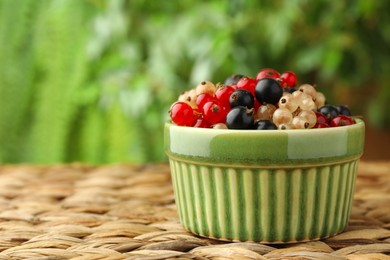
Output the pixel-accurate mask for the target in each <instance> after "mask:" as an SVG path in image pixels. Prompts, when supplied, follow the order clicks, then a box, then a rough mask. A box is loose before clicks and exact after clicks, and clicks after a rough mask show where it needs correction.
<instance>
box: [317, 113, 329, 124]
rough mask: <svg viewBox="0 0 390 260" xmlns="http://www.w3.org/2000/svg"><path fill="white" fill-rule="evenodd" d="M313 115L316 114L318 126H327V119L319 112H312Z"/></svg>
mask: <svg viewBox="0 0 390 260" xmlns="http://www.w3.org/2000/svg"><path fill="white" fill-rule="evenodd" d="M314 113H315V114H316V117H317V123H318V124H328V119H327V118H326V116H325V115H324V114H322V113H320V112H314Z"/></svg>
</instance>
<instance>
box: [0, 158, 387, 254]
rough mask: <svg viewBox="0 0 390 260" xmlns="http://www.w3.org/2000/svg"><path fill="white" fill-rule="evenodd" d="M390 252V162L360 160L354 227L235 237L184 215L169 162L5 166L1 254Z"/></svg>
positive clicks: (1, 170) (0, 192)
mask: <svg viewBox="0 0 390 260" xmlns="http://www.w3.org/2000/svg"><path fill="white" fill-rule="evenodd" d="M170 258H175V259H336V260H337V259H390V162H389V163H385V162H382V163H368V162H361V163H360V165H359V174H358V180H357V184H356V194H355V200H354V206H353V210H352V216H351V220H350V225H349V227H348V229H347V230H346V231H345V232H343V233H341V234H339V235H337V236H335V237H332V238H329V239H326V240H323V241H317V242H310V243H300V244H292V245H262V244H256V243H226V242H219V241H215V240H209V239H205V238H201V237H197V236H194V235H192V234H190V233H188V232H186V231H185V230H183V229H182V227H181V226H180V224H179V222H178V217H177V212H176V207H175V204H174V197H173V192H172V186H171V181H170V175H169V168H168V165H144V166H129V165H109V166H99V167H96V166H95V167H92V166H85V165H60V166H50V167H48V166H46V167H42V166H29V165H19V166H0V260H1V259H53V260H57V259H58V260H60V259H170Z"/></svg>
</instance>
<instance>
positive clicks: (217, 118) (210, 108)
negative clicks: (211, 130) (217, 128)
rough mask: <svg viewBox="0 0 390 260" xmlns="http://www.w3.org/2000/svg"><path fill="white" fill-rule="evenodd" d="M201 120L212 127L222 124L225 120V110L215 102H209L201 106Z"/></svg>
mask: <svg viewBox="0 0 390 260" xmlns="http://www.w3.org/2000/svg"><path fill="white" fill-rule="evenodd" d="M203 118H204V119H205V120H206V121H207V122H209V123H210V124H212V125H214V124H217V123H224V122H225V120H226V108H225V107H223V106H222V105H221V103H220V102H219V101H217V100H215V101H209V102H207V103H206V104H204V106H203Z"/></svg>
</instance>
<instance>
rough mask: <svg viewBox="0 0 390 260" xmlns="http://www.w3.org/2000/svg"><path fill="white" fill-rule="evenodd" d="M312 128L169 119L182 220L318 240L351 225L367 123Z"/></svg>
mask: <svg viewBox="0 0 390 260" xmlns="http://www.w3.org/2000/svg"><path fill="white" fill-rule="evenodd" d="M356 121H357V123H356V124H354V125H351V126H342V127H333V128H322V129H308V130H223V129H202V128H193V127H181V126H176V125H173V124H170V123H167V124H166V125H165V152H166V154H167V155H168V157H169V163H170V169H171V176H172V183H173V188H174V192H175V200H176V205H177V208H178V213H179V218H180V222H181V223H182V225H183V226H184V227H185V228H186V229H187V230H189V231H190V232H192V233H195V234H198V235H200V236H205V237H210V238H215V239H220V240H230V241H255V242H262V243H292V242H298V241H309V240H317V239H321V238H325V237H329V236H332V235H335V234H337V233H340V232H341V231H343V230H344V229H345V227H346V226H347V224H348V220H349V215H350V210H351V206H352V199H353V193H354V186H355V179H356V174H357V167H358V161H359V158H360V157H361V155H362V153H363V148H364V122H363V121H362V120H359V119H357V120H356Z"/></svg>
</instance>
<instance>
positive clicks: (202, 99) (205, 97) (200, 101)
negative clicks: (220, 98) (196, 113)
mask: <svg viewBox="0 0 390 260" xmlns="http://www.w3.org/2000/svg"><path fill="white" fill-rule="evenodd" d="M213 100H215V98H214V97H213V96H211V95H209V94H207V93H202V94H199V95H198V97H197V98H196V105H197V106H198V107H199V108H202V107H203V106H204V104H206V103H207V102H209V101H213Z"/></svg>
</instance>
